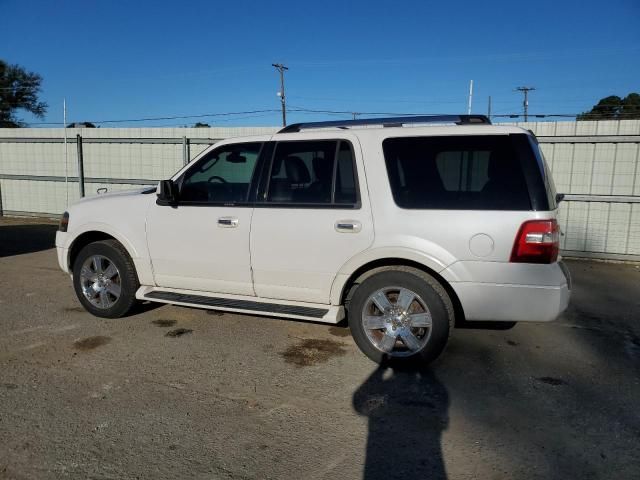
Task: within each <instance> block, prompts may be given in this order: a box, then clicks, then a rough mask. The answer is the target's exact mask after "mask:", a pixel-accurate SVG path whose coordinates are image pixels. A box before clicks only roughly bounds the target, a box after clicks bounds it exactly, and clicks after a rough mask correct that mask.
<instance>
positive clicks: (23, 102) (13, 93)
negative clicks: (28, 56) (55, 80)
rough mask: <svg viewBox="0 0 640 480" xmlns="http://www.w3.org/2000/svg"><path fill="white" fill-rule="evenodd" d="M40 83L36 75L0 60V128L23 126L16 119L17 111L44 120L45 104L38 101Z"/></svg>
mask: <svg viewBox="0 0 640 480" xmlns="http://www.w3.org/2000/svg"><path fill="white" fill-rule="evenodd" d="M41 82H42V77H41V76H40V75H38V74H37V73H34V72H28V71H26V70H25V69H24V68H22V67H21V66H20V65H10V64H8V63H7V62H5V61H3V60H0V127H9V128H11V127H22V126H24V125H25V124H24V122H23V121H21V120H20V119H18V118H17V117H16V111H18V110H26V111H27V112H31V113H32V114H33V115H35V116H36V117H38V118H44V114H45V113H46V112H47V104H46V103H44V102H41V101H39V100H38V94H39V93H40V83H41Z"/></svg>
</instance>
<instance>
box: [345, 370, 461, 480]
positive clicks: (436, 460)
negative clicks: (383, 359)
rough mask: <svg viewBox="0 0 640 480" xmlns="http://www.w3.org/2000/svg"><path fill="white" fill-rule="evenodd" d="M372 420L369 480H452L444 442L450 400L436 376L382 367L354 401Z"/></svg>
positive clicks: (367, 464)
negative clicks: (444, 456) (448, 473)
mask: <svg viewBox="0 0 640 480" xmlns="http://www.w3.org/2000/svg"><path fill="white" fill-rule="evenodd" d="M353 407H354V409H355V410H356V411H357V412H358V413H359V414H360V415H364V416H366V417H368V418H369V433H368V436H367V451H366V460H365V467H364V475H363V478H364V480H378V479H380V480H382V479H393V478H402V479H405V480H411V479H430V480H436V479H446V478H447V475H446V471H445V467H444V462H443V457H442V448H441V437H442V432H443V431H444V430H445V429H446V428H447V425H448V409H449V395H448V393H447V390H446V388H445V387H444V385H442V384H441V383H440V382H439V381H438V379H437V378H436V376H435V374H434V373H433V371H432V370H430V369H427V368H424V369H422V370H404V369H402V370H400V369H397V368H395V369H390V368H389V369H387V368H385V367H379V368H378V369H376V370H375V371H374V372H373V373H372V374H371V375H370V376H369V378H368V379H367V380H366V381H365V382H364V383H363V384H362V385H361V386H360V387H359V388H358V390H357V391H356V392H355V393H354V395H353Z"/></svg>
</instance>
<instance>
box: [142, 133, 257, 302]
mask: <svg viewBox="0 0 640 480" xmlns="http://www.w3.org/2000/svg"><path fill="white" fill-rule="evenodd" d="M262 145H263V144H262V143H260V142H255V143H237V144H227V145H222V146H220V147H218V148H215V149H214V150H212V151H211V152H209V153H207V154H205V155H204V156H203V157H202V158H200V159H199V160H197V161H196V162H194V165H193V166H192V167H190V168H189V169H188V170H186V172H185V173H184V174H183V175H182V176H181V177H180V178H179V179H177V180H176V183H177V184H178V187H179V192H180V193H179V200H178V204H177V206H162V205H157V204H154V205H153V206H152V207H151V209H150V210H149V213H148V216H147V243H148V246H149V253H150V256H151V262H152V265H153V272H154V278H155V282H156V285H157V286H159V287H169V288H176V289H186V290H200V291H205V292H215V293H228V294H237V295H255V293H254V290H253V285H252V278H251V263H250V250H249V232H250V228H251V215H252V212H253V208H252V207H251V204H250V203H249V192H250V190H251V188H250V186H251V184H252V181H253V180H254V178H253V177H254V170H255V169H256V164H257V162H258V156H259V154H260V150H261V148H262Z"/></svg>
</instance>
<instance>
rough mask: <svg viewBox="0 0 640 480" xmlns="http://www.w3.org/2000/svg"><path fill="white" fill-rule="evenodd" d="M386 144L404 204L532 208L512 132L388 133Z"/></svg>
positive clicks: (396, 192)
mask: <svg viewBox="0 0 640 480" xmlns="http://www.w3.org/2000/svg"><path fill="white" fill-rule="evenodd" d="M382 146H383V150H384V156H385V162H386V165H387V172H388V174H389V181H390V184H391V190H392V192H393V197H394V200H395V202H396V204H397V205H398V206H400V207H402V208H413V209H453V210H530V209H531V202H530V199H529V192H528V189H527V185H526V182H525V179H524V175H523V172H522V167H521V164H520V160H519V158H518V156H517V154H516V152H515V149H514V148H513V147H512V145H511V141H510V139H509V136H508V135H493V136H488V135H483V136H480V135H477V136H461V135H460V136H447V137H404V138H388V139H386V140H384V142H383V144H382Z"/></svg>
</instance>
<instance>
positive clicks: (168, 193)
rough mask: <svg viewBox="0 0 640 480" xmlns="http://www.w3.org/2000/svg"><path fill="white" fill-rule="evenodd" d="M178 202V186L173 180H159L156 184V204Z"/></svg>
mask: <svg viewBox="0 0 640 480" xmlns="http://www.w3.org/2000/svg"><path fill="white" fill-rule="evenodd" d="M177 202H178V186H177V185H176V184H175V183H173V180H161V181H160V183H159V184H158V199H157V200H156V203H157V204H158V205H175V204H176V203H177Z"/></svg>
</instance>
